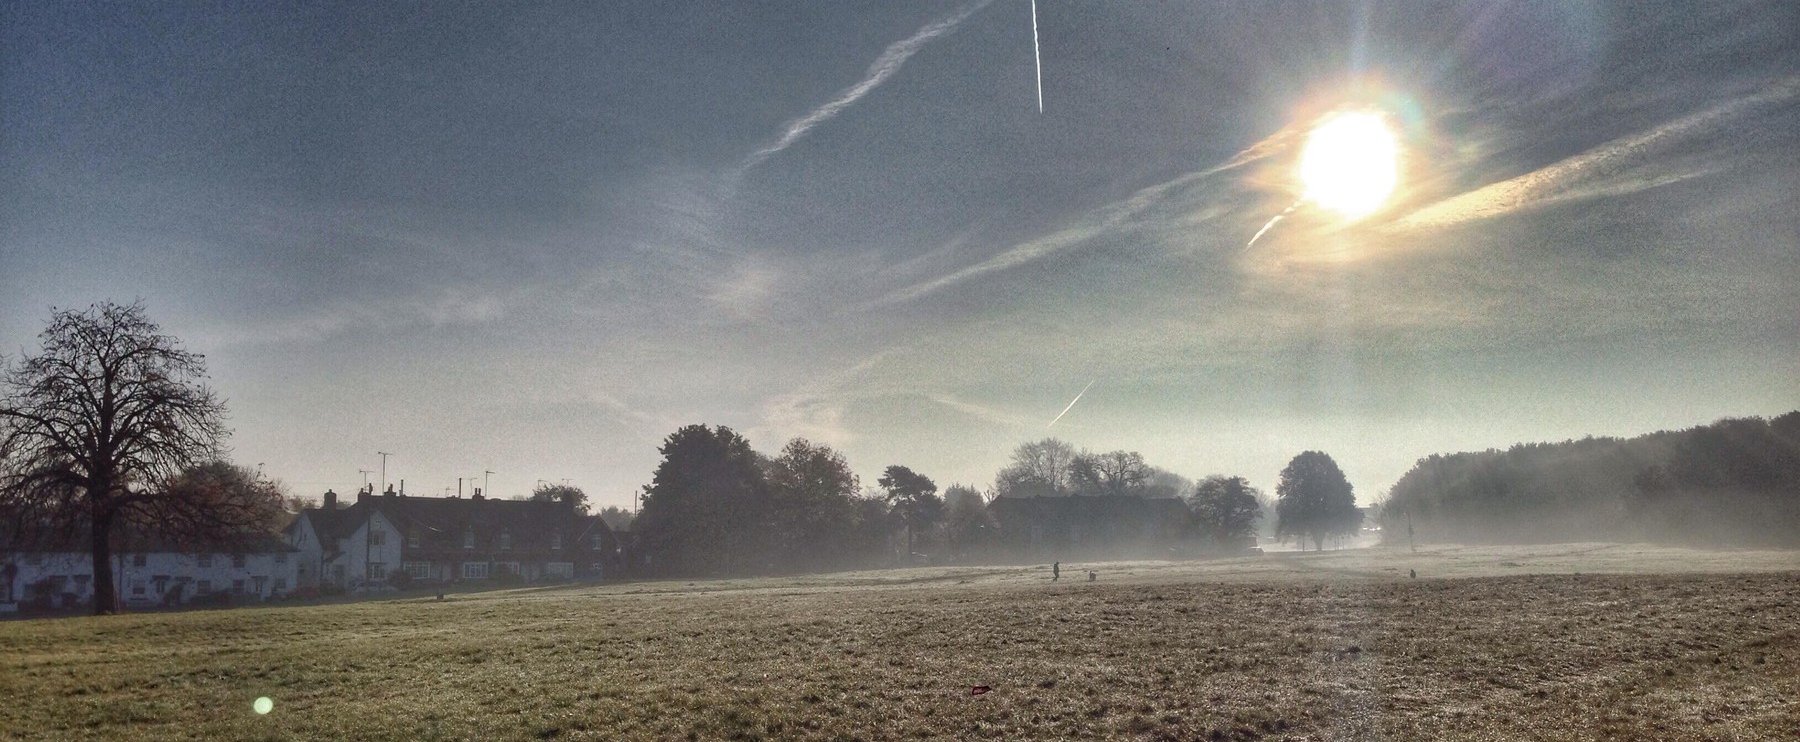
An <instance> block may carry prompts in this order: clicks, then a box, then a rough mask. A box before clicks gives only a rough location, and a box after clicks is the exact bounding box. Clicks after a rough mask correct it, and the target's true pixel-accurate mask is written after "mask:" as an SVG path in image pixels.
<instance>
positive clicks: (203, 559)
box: [197, 554, 212, 567]
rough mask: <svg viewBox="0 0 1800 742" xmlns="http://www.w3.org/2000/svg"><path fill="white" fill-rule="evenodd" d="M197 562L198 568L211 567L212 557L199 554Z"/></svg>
mask: <svg viewBox="0 0 1800 742" xmlns="http://www.w3.org/2000/svg"><path fill="white" fill-rule="evenodd" d="M197 561H199V562H200V566H202V567H211V566H212V555H211V554H201V555H200V558H199V559H198V560H197Z"/></svg>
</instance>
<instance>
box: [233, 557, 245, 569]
mask: <svg viewBox="0 0 1800 742" xmlns="http://www.w3.org/2000/svg"><path fill="white" fill-rule="evenodd" d="M231 566H233V567H237V568H238V569H243V568H244V555H243V554H232V555H231Z"/></svg>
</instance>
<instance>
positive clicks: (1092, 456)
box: [1069, 451, 1151, 497]
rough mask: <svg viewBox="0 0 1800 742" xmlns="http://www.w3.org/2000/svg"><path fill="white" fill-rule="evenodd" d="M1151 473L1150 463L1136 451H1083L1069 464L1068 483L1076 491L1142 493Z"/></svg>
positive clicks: (1105, 493) (1110, 493)
mask: <svg viewBox="0 0 1800 742" xmlns="http://www.w3.org/2000/svg"><path fill="white" fill-rule="evenodd" d="M1150 473H1151V470H1150V466H1149V465H1147V464H1145V463H1144V457H1143V456H1142V455H1140V454H1139V453H1138V452H1136V451H1108V452H1106V453H1088V452H1085V451H1083V452H1082V453H1080V454H1077V455H1076V456H1075V460H1074V461H1073V462H1071V463H1070V464H1069V483H1070V485H1071V486H1072V487H1073V488H1074V490H1075V492H1076V493H1077V494H1083V495H1137V496H1140V497H1141V496H1143V495H1144V494H1145V487H1146V485H1147V484H1148V482H1149V480H1150Z"/></svg>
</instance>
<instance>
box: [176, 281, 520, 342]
mask: <svg viewBox="0 0 1800 742" xmlns="http://www.w3.org/2000/svg"><path fill="white" fill-rule="evenodd" d="M531 293H532V291H531V290H530V289H528V288H527V289H518V290H513V291H508V292H505V293H499V294H495V293H479V292H474V291H466V290H457V289H439V290H435V291H429V292H424V293H420V294H416V295H412V296H406V297H383V298H380V299H376V300H373V301H337V302H331V303H328V304H324V305H320V306H316V307H313V308H310V309H307V310H303V311H300V312H296V313H294V314H290V315H287V316H284V317H278V318H275V319H272V320H268V321H260V322H250V323H243V324H235V325H222V326H216V327H212V328H205V329H202V330H200V331H199V332H198V333H197V339H198V340H199V341H200V342H202V343H204V344H206V345H211V346H237V345H281V344H288V343H315V342H320V341H323V340H328V339H330V338H333V337H337V336H339V335H342V334H345V333H351V332H359V331H383V332H392V331H396V330H403V329H410V328H420V327H425V328H444V327H465V326H472V325H485V324H491V323H494V322H499V321H501V320H503V319H504V318H505V317H506V316H507V315H508V314H509V313H510V312H511V311H512V310H513V309H515V308H516V307H518V306H519V305H521V304H523V303H524V302H525V301H526V300H527V299H528V294H531Z"/></svg>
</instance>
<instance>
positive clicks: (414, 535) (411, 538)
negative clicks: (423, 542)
mask: <svg viewBox="0 0 1800 742" xmlns="http://www.w3.org/2000/svg"><path fill="white" fill-rule="evenodd" d="M406 548H408V549H417V548H419V529H418V528H417V527H416V526H415V527H414V528H413V529H412V530H410V531H407V532H406Z"/></svg>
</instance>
